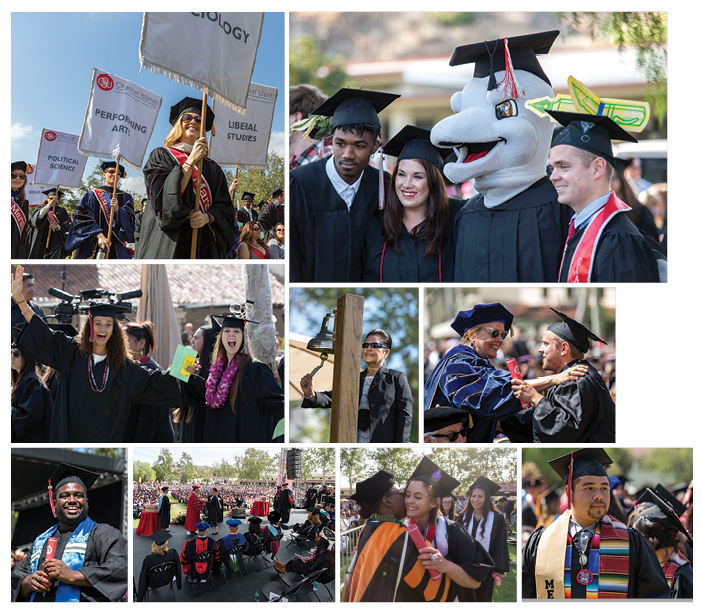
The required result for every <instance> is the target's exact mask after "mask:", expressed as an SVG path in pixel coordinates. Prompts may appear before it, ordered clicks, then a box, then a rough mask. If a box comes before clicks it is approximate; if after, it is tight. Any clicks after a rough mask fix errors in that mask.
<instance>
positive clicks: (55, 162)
mask: <svg viewBox="0 0 702 612" xmlns="http://www.w3.org/2000/svg"><path fill="white" fill-rule="evenodd" d="M87 161H88V158H87V157H86V156H85V155H83V154H82V153H81V152H80V151H78V134H66V132H59V131H58V130H48V129H46V128H43V129H42V131H41V138H40V140H39V153H38V154H37V167H36V170H35V172H34V184H35V185H47V186H51V187H56V185H60V186H61V187H80V179H81V178H82V176H83V170H85V163H86V162H87Z"/></svg>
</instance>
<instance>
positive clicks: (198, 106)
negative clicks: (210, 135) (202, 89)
mask: <svg viewBox="0 0 702 612" xmlns="http://www.w3.org/2000/svg"><path fill="white" fill-rule="evenodd" d="M185 111H190V112H193V113H197V114H198V116H199V115H200V113H202V100H198V99H197V98H191V97H189V96H186V97H185V98H183V99H182V100H181V101H180V102H178V103H177V104H174V105H173V106H171V113H170V115H169V116H168V122H169V123H170V124H171V125H175V124H176V121H178V119H180V116H181V115H182V114H183V113H184V112H185ZM214 118H215V116H214V113H213V112H212V109H211V108H210V105H209V104H208V105H207V118H206V120H205V131H207V132H209V131H210V130H211V129H212V124H213V123H214Z"/></svg>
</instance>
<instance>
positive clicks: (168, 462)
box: [152, 448, 174, 480]
mask: <svg viewBox="0 0 702 612" xmlns="http://www.w3.org/2000/svg"><path fill="white" fill-rule="evenodd" d="M152 467H153V468H154V472H155V476H156V480H168V479H170V477H171V474H172V473H173V467H174V462H173V456H172V455H171V451H169V450H168V449H167V448H162V449H161V452H160V453H159V454H158V458H157V459H156V461H154V463H153V466H152Z"/></svg>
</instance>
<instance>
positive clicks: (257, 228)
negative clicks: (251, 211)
mask: <svg viewBox="0 0 702 612" xmlns="http://www.w3.org/2000/svg"><path fill="white" fill-rule="evenodd" d="M251 229H252V230H253V231H254V232H260V231H261V228H260V227H252V228H251Z"/></svg>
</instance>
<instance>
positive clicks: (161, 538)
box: [149, 529, 172, 546]
mask: <svg viewBox="0 0 702 612" xmlns="http://www.w3.org/2000/svg"><path fill="white" fill-rule="evenodd" d="M171 537H172V536H171V534H170V533H169V532H168V531H167V530H166V529H159V530H158V531H156V532H155V533H152V534H151V535H150V536H149V538H150V539H151V540H153V542H154V543H155V544H156V545H157V546H163V545H164V544H165V543H166V542H168V540H170V539H171Z"/></svg>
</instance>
